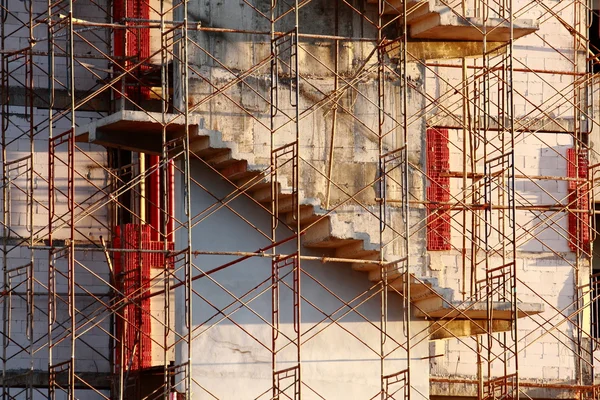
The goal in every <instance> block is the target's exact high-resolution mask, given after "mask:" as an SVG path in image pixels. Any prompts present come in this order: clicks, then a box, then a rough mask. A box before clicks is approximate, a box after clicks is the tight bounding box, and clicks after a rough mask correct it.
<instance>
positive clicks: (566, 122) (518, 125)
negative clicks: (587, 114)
mask: <svg viewBox="0 0 600 400" xmlns="http://www.w3.org/2000/svg"><path fill="white" fill-rule="evenodd" d="M460 121H462V116H459V115H439V116H437V115H435V116H431V117H429V118H428V124H430V126H435V127H437V128H448V129H462V128H463V126H462V125H461V123H460ZM484 122H485V121H484V118H483V117H482V118H480V120H479V126H484ZM504 126H507V125H506V124H505V125H504ZM574 127H575V124H574V121H573V118H552V119H550V118H518V117H517V118H516V122H515V129H514V130H515V132H547V133H564V134H570V133H572V132H574ZM499 129H500V124H499V123H498V120H497V119H494V118H490V119H489V121H488V130H491V131H497V130H499Z"/></svg>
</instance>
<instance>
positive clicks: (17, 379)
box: [0, 369, 112, 390]
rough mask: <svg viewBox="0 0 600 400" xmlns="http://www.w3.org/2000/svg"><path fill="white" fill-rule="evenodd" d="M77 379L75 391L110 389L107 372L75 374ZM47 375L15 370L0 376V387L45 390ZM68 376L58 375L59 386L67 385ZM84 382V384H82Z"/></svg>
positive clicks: (38, 372)
mask: <svg viewBox="0 0 600 400" xmlns="http://www.w3.org/2000/svg"><path fill="white" fill-rule="evenodd" d="M75 375H76V376H77V377H78V379H76V382H75V388H76V389H89V388H90V386H91V387H93V388H95V389H99V390H109V389H110V387H111V382H112V378H111V376H112V375H111V374H110V373H109V372H84V371H80V372H75ZM48 377H49V374H48V371H47V370H28V369H17V370H14V369H13V370H8V371H6V375H5V376H4V377H2V376H0V386H3V385H6V386H7V387H11V388H24V387H27V385H31V386H33V387H36V388H47V387H48V383H49V380H48ZM67 379H68V376H66V373H65V374H58V377H57V380H58V382H59V383H60V384H61V385H67ZM84 382H85V383H84Z"/></svg>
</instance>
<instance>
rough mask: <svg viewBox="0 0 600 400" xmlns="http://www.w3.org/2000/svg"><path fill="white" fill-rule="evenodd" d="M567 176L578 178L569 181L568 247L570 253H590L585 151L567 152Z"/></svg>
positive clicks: (572, 150)
mask: <svg viewBox="0 0 600 400" xmlns="http://www.w3.org/2000/svg"><path fill="white" fill-rule="evenodd" d="M567 176H568V177H569V178H579V179H578V180H571V181H569V184H568V189H569V208H570V209H571V210H573V211H569V215H568V227H569V247H570V249H571V251H576V250H577V249H578V248H580V249H581V250H582V251H584V252H589V251H590V217H589V215H590V214H589V208H590V199H589V193H588V183H587V178H588V159H587V154H586V153H585V151H582V150H580V151H579V153H578V154H577V153H576V151H575V149H568V150H567Z"/></svg>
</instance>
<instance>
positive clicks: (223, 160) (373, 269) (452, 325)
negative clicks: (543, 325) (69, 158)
mask: <svg viewBox="0 0 600 400" xmlns="http://www.w3.org/2000/svg"><path fill="white" fill-rule="evenodd" d="M159 117H161V116H160V114H156V115H152V113H145V112H138V111H121V112H118V113H116V114H113V115H111V116H109V117H106V118H104V119H100V120H97V121H95V122H94V123H92V124H90V125H89V126H88V127H86V128H84V129H82V130H81V131H80V132H78V133H77V134H78V136H77V137H78V140H80V141H86V142H91V143H97V144H101V145H104V146H109V147H110V146H111V143H112V145H115V144H117V145H118V146H120V147H122V148H128V149H131V150H134V151H141V152H152V150H151V149H156V148H157V145H156V143H153V141H159V142H160V137H161V136H160V133H161V131H162V127H161V124H158V123H157V122H156V121H159V120H160V119H159ZM153 118H154V119H155V122H152V120H153ZM178 118H179V117H174V118H173V122H172V123H171V124H170V125H169V126H170V129H172V132H173V135H171V136H176V135H178V134H180V132H181V130H182V127H183V123H184V121H183V120H182V119H181V120H179V121H178ZM188 124H189V132H190V150H191V151H193V152H194V153H195V154H196V155H197V156H198V157H200V158H201V159H202V160H204V162H206V163H207V164H208V165H209V166H210V167H211V168H213V169H214V170H216V171H218V172H219V173H220V174H221V176H222V177H223V178H224V179H227V180H228V181H229V182H231V183H232V184H234V185H236V187H238V188H239V189H240V190H242V191H244V192H245V193H246V194H247V195H248V196H250V197H251V198H253V199H254V200H255V201H256V202H257V203H259V204H261V205H262V206H263V207H264V208H265V209H267V210H270V208H271V187H272V185H271V181H270V176H271V175H270V174H268V173H265V171H266V168H265V167H261V166H256V165H252V163H251V162H249V160H248V158H251V155H249V156H247V157H245V156H243V155H241V154H239V153H238V152H237V145H236V144H235V143H230V142H225V141H223V140H222V137H221V134H220V133H219V132H217V131H212V130H207V129H203V128H202V121H201V119H199V118H198V119H194V118H191V119H188ZM134 126H135V127H138V128H136V130H137V129H144V132H145V135H144V139H143V140H138V139H137V136H136V135H130V137H131V138H132V139H131V142H130V143H125V144H124V140H125V141H126V139H124V138H126V137H127V135H128V133H127V132H124V131H123V129H128V130H129V129H131V128H132V127H134ZM177 126H179V130H178V129H177ZM177 132H179V133H177ZM152 138H153V139H152ZM158 147H160V146H158ZM275 188H276V190H277V193H276V196H277V200H278V218H279V221H280V222H281V223H285V224H288V225H289V226H295V225H296V221H295V219H294V210H293V208H294V206H295V204H294V202H293V195H292V193H291V191H290V190H289V188H286V185H285V183H282V182H276V183H275ZM299 218H300V227H301V229H302V230H303V231H305V232H304V234H303V239H302V242H303V246H304V247H306V248H309V249H311V250H312V251H313V252H320V253H321V254H322V255H323V257H332V258H344V259H349V260H355V262H354V263H352V264H351V265H352V268H353V269H355V270H358V271H362V272H365V273H366V275H367V277H368V279H369V280H370V281H371V282H380V281H381V280H382V274H381V267H380V264H379V263H377V262H372V263H371V262H369V261H376V260H379V258H380V252H379V250H378V248H377V247H378V246H377V245H376V244H374V243H371V242H370V240H369V239H368V238H369V235H368V234H367V233H366V232H361V231H357V230H355V228H354V225H353V224H348V223H340V221H339V220H338V219H337V215H336V213H335V212H331V213H327V211H326V210H323V209H321V208H320V207H319V206H318V205H317V203H316V202H315V201H311V200H310V199H306V198H304V197H302V196H301V198H300V215H299ZM401 263H402V261H399V262H397V263H391V264H389V265H387V266H386V267H385V268H387V270H386V272H387V280H388V286H389V290H390V291H397V292H399V293H403V292H404V291H405V290H406V289H407V288H408V286H409V285H410V299H411V302H412V304H413V305H414V313H413V315H414V316H416V317H418V318H424V319H428V320H430V321H431V326H430V336H431V338H432V339H441V338H446V337H453V336H464V335H473V334H481V333H485V331H486V328H485V327H486V326H487V324H488V320H487V312H488V308H487V303H486V302H485V301H477V300H476V299H472V300H471V301H464V302H461V301H457V300H455V299H453V290H451V289H447V288H441V287H439V286H438V283H437V280H436V279H434V278H427V277H417V276H416V275H414V274H411V275H410V282H409V285H408V284H407V283H406V282H405V281H404V279H406V274H404V273H403V271H404V270H405V266H403V265H401ZM492 307H493V313H494V321H493V323H492V329H494V330H496V331H503V330H504V331H505V330H508V329H510V327H511V321H510V320H511V319H512V309H511V308H510V304H506V303H493V304H492ZM542 311H543V305H541V304H533V303H520V304H519V312H518V317H519V318H521V317H525V316H528V315H533V314H538V313H540V312H542Z"/></svg>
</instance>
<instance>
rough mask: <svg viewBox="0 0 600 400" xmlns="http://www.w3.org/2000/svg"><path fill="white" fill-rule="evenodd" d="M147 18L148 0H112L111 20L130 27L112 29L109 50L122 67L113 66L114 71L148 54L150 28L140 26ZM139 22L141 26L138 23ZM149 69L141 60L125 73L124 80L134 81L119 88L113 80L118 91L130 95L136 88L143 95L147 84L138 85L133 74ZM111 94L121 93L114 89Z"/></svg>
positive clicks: (145, 94) (148, 16)
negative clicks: (111, 48) (111, 47)
mask: <svg viewBox="0 0 600 400" xmlns="http://www.w3.org/2000/svg"><path fill="white" fill-rule="evenodd" d="M149 19H150V3H149V0H115V1H113V21H115V22H116V23H122V24H123V25H125V26H127V27H130V28H127V29H115V34H114V41H113V42H114V44H113V52H114V55H115V58H116V59H117V60H119V61H118V64H119V65H120V66H121V67H122V68H123V69H119V68H115V71H116V72H117V73H119V74H120V73H122V72H123V70H129V69H131V68H133V67H134V66H135V65H137V64H138V63H140V62H141V61H143V60H146V59H147V58H148V57H149V56H150V28H143V26H145V25H148V22H145V21H148V20H149ZM140 26H142V27H140ZM149 69H150V66H149V65H148V63H142V65H140V66H139V67H137V68H135V69H133V70H132V71H131V74H132V75H133V76H126V78H125V81H126V82H131V83H136V84H135V85H134V84H130V85H127V84H126V88H125V89H123V88H122V87H121V86H119V85H120V84H117V85H118V86H117V87H118V88H119V90H120V91H123V90H124V91H125V93H126V94H127V97H129V98H132V97H133V96H134V95H135V93H136V88H139V93H140V95H141V96H142V98H145V99H147V98H148V97H149V94H150V88H148V87H139V85H138V84H137V83H138V82H137V80H136V79H135V77H138V78H139V77H142V76H143V74H144V73H145V72H147V71H148V70H149ZM115 97H117V98H119V97H121V94H120V93H119V92H117V91H116V92H115Z"/></svg>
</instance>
